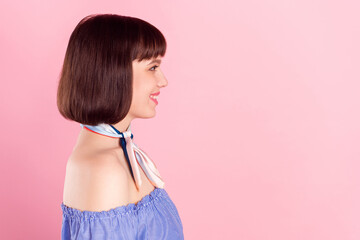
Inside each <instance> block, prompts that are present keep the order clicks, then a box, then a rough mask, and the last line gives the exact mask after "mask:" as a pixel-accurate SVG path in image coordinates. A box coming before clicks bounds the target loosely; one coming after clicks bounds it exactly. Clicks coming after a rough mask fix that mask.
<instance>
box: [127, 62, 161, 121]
mask: <svg viewBox="0 0 360 240" xmlns="http://www.w3.org/2000/svg"><path fill="white" fill-rule="evenodd" d="M160 63H161V57H157V58H153V59H150V60H143V61H141V62H138V61H137V60H134V61H133V63H132V66H133V99H132V103H131V106H130V113H131V115H132V117H134V118H151V117H154V116H155V114H156V111H155V108H156V106H157V103H156V101H158V102H159V104H161V99H160V97H159V96H158V99H157V100H154V99H152V98H151V97H150V95H152V94H155V95H156V94H157V93H159V92H160V88H163V87H166V86H167V84H168V82H167V79H166V78H165V76H164V74H163V72H162V71H161V67H160Z"/></svg>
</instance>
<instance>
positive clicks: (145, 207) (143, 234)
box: [61, 187, 184, 240]
mask: <svg viewBox="0 0 360 240" xmlns="http://www.w3.org/2000/svg"><path fill="white" fill-rule="evenodd" d="M61 209H62V212H63V219H62V228H61V239H62V240H75V239H76V240H85V239H86V240H89V239H92V240H109V239H112V240H118V239H131V240H133V239H141V240H143V239H159V240H160V239H176V240H178V239H184V235H183V226H182V222H181V220H180V216H179V213H178V211H177V209H176V207H175V205H174V203H173V201H172V200H171V199H170V197H169V195H168V193H167V192H166V191H165V189H163V188H157V187H155V189H154V190H153V191H152V192H150V194H148V195H146V196H145V197H143V198H142V199H141V200H140V201H139V202H138V203H136V204H135V203H129V204H128V205H125V206H119V207H116V208H113V209H110V210H108V211H101V212H95V211H80V210H78V209H75V208H71V207H68V206H66V205H64V203H63V202H62V203H61Z"/></svg>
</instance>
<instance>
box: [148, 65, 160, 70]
mask: <svg viewBox="0 0 360 240" xmlns="http://www.w3.org/2000/svg"><path fill="white" fill-rule="evenodd" d="M157 67H159V66H158V65H155V66H153V67H152V68H150V71H153V70H151V69H153V68H157ZM154 70H155V69H154Z"/></svg>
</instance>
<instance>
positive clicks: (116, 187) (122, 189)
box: [67, 156, 129, 211]
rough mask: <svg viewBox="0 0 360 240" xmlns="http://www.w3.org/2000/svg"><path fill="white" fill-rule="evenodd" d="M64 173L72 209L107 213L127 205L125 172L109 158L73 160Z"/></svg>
mask: <svg viewBox="0 0 360 240" xmlns="http://www.w3.org/2000/svg"><path fill="white" fill-rule="evenodd" d="M68 171H69V173H68ZM67 174H69V175H70V176H71V180H72V182H69V185H70V186H72V187H71V188H72V191H71V194H72V195H73V196H74V197H73V201H72V202H73V203H72V205H73V206H72V207H74V208H77V209H79V210H81V211H84V210H86V211H107V210H110V209H112V208H115V207H118V206H123V205H126V204H128V202H129V195H128V190H129V189H128V180H127V173H126V171H125V169H124V168H123V167H122V166H121V164H118V163H117V162H116V161H114V158H113V157H111V156H101V157H100V156H98V157H96V158H95V157H92V158H91V159H86V160H85V159H81V160H77V161H72V162H71V164H69V166H68V167H67Z"/></svg>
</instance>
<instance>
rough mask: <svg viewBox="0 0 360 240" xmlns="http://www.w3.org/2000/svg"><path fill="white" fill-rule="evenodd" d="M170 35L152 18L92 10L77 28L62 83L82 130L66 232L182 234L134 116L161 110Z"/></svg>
mask: <svg viewBox="0 0 360 240" xmlns="http://www.w3.org/2000/svg"><path fill="white" fill-rule="evenodd" d="M165 51H166V41H165V38H164V36H163V35H162V33H161V32H160V31H159V30H158V29H157V28H156V27H154V26H153V25H151V24H149V23H148V22H145V21H143V20H141V19H138V18H134V17H129V16H119V15H115V14H101V15H100V14H97V15H89V16H87V17H85V18H84V19H82V20H81V21H80V22H79V24H78V25H77V26H76V28H75V29H74V31H73V33H72V34H71V37H70V40H69V44H68V47H67V50H66V54H65V59H64V64H63V69H62V72H61V77H60V81H59V87H58V95H57V105H58V108H59V111H60V113H61V114H62V115H63V116H64V117H65V118H66V119H69V120H73V121H75V122H78V123H80V126H81V131H80V134H79V137H78V139H77V142H76V144H75V146H74V148H73V151H72V153H71V154H70V157H69V159H68V162H67V165H66V176H65V184H64V195H63V202H62V203H61V209H62V211H63V221H62V229H61V235H62V239H97V240H103V239H183V238H184V236H183V226H182V222H181V220H180V217H179V214H178V211H177V209H176V207H175V205H174V203H173V202H172V200H171V199H170V197H169V195H168V194H167V192H166V191H165V189H164V181H163V179H162V178H161V176H160V174H159V172H158V170H157V169H156V166H155V164H154V163H153V162H152V161H151V159H150V158H149V157H148V156H147V154H146V153H145V152H144V151H143V150H141V149H140V148H139V147H138V146H137V145H136V144H135V143H133V134H132V133H131V128H130V124H131V121H132V120H133V119H135V118H151V117H154V116H155V108H156V105H157V104H158V103H157V100H156V98H157V96H158V95H159V93H160V89H161V88H162V87H165V86H167V80H166V78H165V76H164V74H163V73H162V71H161V70H160V63H161V57H163V56H164V55H165Z"/></svg>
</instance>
